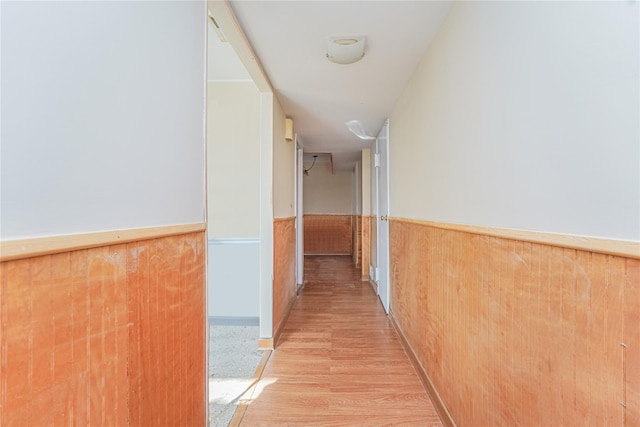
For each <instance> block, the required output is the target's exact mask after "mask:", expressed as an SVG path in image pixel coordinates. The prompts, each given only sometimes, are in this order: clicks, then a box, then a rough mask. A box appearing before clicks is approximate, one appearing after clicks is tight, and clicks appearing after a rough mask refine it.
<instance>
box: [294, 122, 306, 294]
mask: <svg viewBox="0 0 640 427" xmlns="http://www.w3.org/2000/svg"><path fill="white" fill-rule="evenodd" d="M295 141H296V179H295V186H296V197H295V198H296V200H295V204H296V284H297V289H298V290H299V289H300V287H301V286H302V285H303V284H304V205H303V200H304V186H303V175H302V174H303V171H304V150H303V149H302V147H300V144H298V136H297V135H296V137H295Z"/></svg>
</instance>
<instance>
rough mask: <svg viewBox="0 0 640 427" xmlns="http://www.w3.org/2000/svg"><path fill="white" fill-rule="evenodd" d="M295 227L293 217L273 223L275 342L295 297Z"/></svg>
mask: <svg viewBox="0 0 640 427" xmlns="http://www.w3.org/2000/svg"><path fill="white" fill-rule="evenodd" d="M295 227H296V219H295V217H291V218H278V219H276V220H274V223H273V260H274V281H273V334H274V340H275V341H277V336H278V335H279V334H278V332H279V330H280V328H281V326H282V325H283V322H284V321H285V320H286V318H287V315H288V310H289V308H290V306H291V303H292V302H293V300H294V298H295V296H296V228H295ZM274 344H275V342H274Z"/></svg>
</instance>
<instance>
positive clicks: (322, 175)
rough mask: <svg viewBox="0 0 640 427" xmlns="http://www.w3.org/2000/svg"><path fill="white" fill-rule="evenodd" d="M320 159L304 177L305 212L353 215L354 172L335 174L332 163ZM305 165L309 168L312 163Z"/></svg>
mask: <svg viewBox="0 0 640 427" xmlns="http://www.w3.org/2000/svg"><path fill="white" fill-rule="evenodd" d="M320 159H321V158H318V161H317V162H316V164H315V166H314V167H313V169H311V171H309V175H305V176H304V178H303V185H304V194H303V199H304V213H305V214H322V215H331V214H334V215H337V214H340V215H352V214H353V172H346V173H345V172H339V173H336V174H333V172H332V170H331V163H330V162H329V161H326V160H320ZM304 166H305V168H306V169H308V168H309V167H310V166H311V163H305V165H304Z"/></svg>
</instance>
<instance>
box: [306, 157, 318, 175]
mask: <svg viewBox="0 0 640 427" xmlns="http://www.w3.org/2000/svg"><path fill="white" fill-rule="evenodd" d="M317 159H318V156H317V155H314V156H313V163H311V166H310V167H309V169H305V170H304V174H305V175H306V176H309V171H310V170H311V169H313V166H314V165H315V164H316V160H317Z"/></svg>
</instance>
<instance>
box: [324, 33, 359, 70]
mask: <svg viewBox="0 0 640 427" xmlns="http://www.w3.org/2000/svg"><path fill="white" fill-rule="evenodd" d="M364 39H365V38H364V36H356V37H328V38H327V59H328V60H329V61H331V62H335V63H336V64H353V63H354V62H358V61H360V60H361V59H362V58H364Z"/></svg>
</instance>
